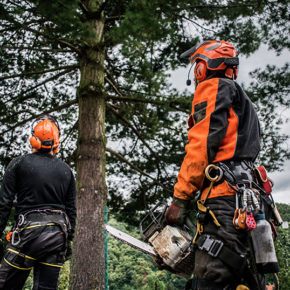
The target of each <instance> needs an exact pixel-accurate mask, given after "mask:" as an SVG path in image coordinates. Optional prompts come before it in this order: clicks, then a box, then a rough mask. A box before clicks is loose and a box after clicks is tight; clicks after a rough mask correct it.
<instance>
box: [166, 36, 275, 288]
mask: <svg viewBox="0 0 290 290" xmlns="http://www.w3.org/2000/svg"><path fill="white" fill-rule="evenodd" d="M237 55H238V53H237V51H236V49H235V48H234V46H233V45H232V44H231V43H229V42H226V41H223V40H221V41H217V40H209V41H205V42H203V43H201V44H198V45H196V46H195V47H193V48H191V49H190V50H188V51H186V52H185V53H183V54H182V57H183V58H188V59H189V60H190V62H191V63H192V64H195V69H194V76H195V81H196V84H197V86H196V91H195V93H194V97H193V101H192V112H191V115H190V117H189V120H188V126H189V129H188V144H187V145H186V147H185V151H186V155H185V157H184V160H183V162H182V165H181V169H180V171H179V174H178V178H177V183H176V184H175V187H174V196H173V202H172V204H171V205H170V207H169V209H168V210H167V213H166V219H167V222H168V223H169V224H173V225H182V224H183V223H184V220H185V217H186V215H187V213H188V207H189V205H190V200H192V199H195V201H196V204H197V208H198V216H197V233H196V236H195V239H194V244H195V246H196V254H195V270H194V275H195V278H196V279H194V283H195V284H194V286H192V287H193V288H192V289H201V290H202V289H207V290H208V289H212V290H218V289H249V288H250V289H265V287H264V284H263V283H264V282H263V277H262V275H261V276H260V275H259V273H257V271H255V270H254V269H253V268H251V266H250V267H249V263H250V259H248V257H249V251H250V249H249V231H250V230H251V229H252V228H254V226H255V220H254V218H253V215H252V213H250V211H246V207H251V209H253V211H255V212H258V210H259V208H258V207H259V202H257V200H256V196H255V194H254V191H253V190H252V188H251V184H252V182H253V169H254V167H253V162H254V161H255V159H256V157H257V155H258V153H259V151H260V126H259V121H258V117H257V113H256V112H255V109H254V107H253V104H252V102H251V100H250V99H249V98H248V96H247V95H246V94H245V92H244V91H243V89H242V88H241V87H240V86H239V85H238V84H237V83H236V82H235V79H236V78H237V74H238V65H239V59H238V56H237ZM239 190H243V192H246V191H247V192H248V194H249V199H248V201H249V200H251V202H249V204H243V205H241V203H242V202H243V201H244V202H245V198H244V199H243V200H241V199H242V198H241V196H239V195H238V194H237V191H239ZM260 202H261V201H260ZM240 207H242V209H241V210H240V211H239V208H240ZM235 214H237V217H236V220H235V219H234V215H235ZM233 220H234V223H233ZM240 221H241V223H240ZM235 222H237V224H235ZM243 223H245V224H246V225H245V226H247V227H248V228H247V229H245V228H243ZM251 227H252V228H251ZM275 266H277V265H276V264H275V265H274V268H275ZM272 270H273V269H272ZM276 270H277V269H274V270H273V271H272V272H275V271H276ZM254 273H255V275H254ZM238 285H240V286H238ZM241 285H244V286H243V287H246V286H245V285H247V287H249V288H237V287H242V286H241Z"/></svg>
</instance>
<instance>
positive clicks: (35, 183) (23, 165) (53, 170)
mask: <svg viewBox="0 0 290 290" xmlns="http://www.w3.org/2000/svg"><path fill="white" fill-rule="evenodd" d="M75 197H76V187H75V179H74V176H73V173H72V171H71V169H70V167H69V166H68V165H67V164H66V163H65V162H63V161H61V160H60V159H58V158H56V157H55V156H53V155H50V154H48V153H40V152H37V153H31V154H27V155H23V156H20V157H17V158H15V159H13V160H12V161H11V162H10V163H9V165H8V167H7V169H6V172H5V174H4V177H3V183H2V187H1V190H0V233H2V232H3V230H4V229H5V226H6V224H7V221H8V218H9V214H10V211H11V208H12V206H13V201H16V203H15V219H17V216H18V215H19V214H23V213H26V212H28V211H31V210H35V209H61V210H64V211H65V212H66V214H67V215H68V218H69V221H70V223H71V227H72V230H71V232H70V233H69V236H70V238H72V237H73V232H74V228H75V220H76V207H75Z"/></svg>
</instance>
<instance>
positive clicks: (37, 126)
mask: <svg viewBox="0 0 290 290" xmlns="http://www.w3.org/2000/svg"><path fill="white" fill-rule="evenodd" d="M59 138H60V129H59V125H58V122H57V120H56V119H55V118H53V117H51V116H48V115H47V116H42V117H40V118H37V119H36V120H35V121H33V123H32V125H31V137H30V138H29V142H30V145H31V147H32V148H34V149H36V150H41V149H42V150H44V151H51V150H53V153H54V154H56V153H58V152H59V146H60V141H59Z"/></svg>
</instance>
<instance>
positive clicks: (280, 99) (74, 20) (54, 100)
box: [0, 0, 289, 289]
mask: <svg viewBox="0 0 290 290" xmlns="http://www.w3.org/2000/svg"><path fill="white" fill-rule="evenodd" d="M287 7H288V6H287V1H286V0H283V1H279V3H276V2H275V3H274V2H269V1H252V2H249V1H224V2H223V4H216V1H187V0H181V1H174V0H169V1H168V0H166V1H165V0H152V1H146V0H137V1H136V0H135V1H130V0H118V1H115V0H114V1H110V0H107V1H103V0H81V1H77V0H59V1H48V0H42V1H37V0H21V1H16V0H3V1H2V4H1V5H0V19H1V20H0V23H1V28H0V29H1V36H0V39H1V57H0V65H1V68H2V73H1V76H0V80H1V99H0V113H1V114H0V115H1V117H0V120H1V121H0V122H1V134H0V145H1V149H0V160H1V165H2V168H3V167H4V166H5V165H6V164H7V163H8V162H9V160H11V158H12V157H14V156H15V155H18V154H21V153H22V152H23V151H25V150H27V147H26V148H24V146H23V140H26V137H27V134H28V132H27V130H26V129H28V128H29V122H30V121H31V120H32V119H34V118H35V117H36V116H38V115H40V114H43V113H53V114H54V115H55V116H57V117H58V118H59V120H60V122H61V124H62V125H63V128H64V129H63V134H62V135H63V137H62V146H63V149H62V152H61V154H62V157H63V158H65V159H66V160H67V162H69V163H71V165H75V166H76V169H77V178H78V224H77V231H76V239H75V243H74V252H75V255H74V259H73V270H72V288H73V289H92V288H94V289H95V288H96V287H97V288H98V289H102V288H104V283H105V282H104V281H105V279H104V277H105V275H104V271H105V270H104V269H105V267H104V263H105V258H104V243H103V230H102V224H103V216H104V206H105V204H106V199H107V189H106V182H105V166H107V167H106V169H107V172H108V178H107V181H108V185H109V205H110V209H111V212H114V214H115V215H116V216H117V217H119V218H122V219H123V220H126V221H128V222H131V223H134V222H135V223H137V222H138V219H139V213H140V212H142V211H144V209H145V208H146V207H148V206H150V205H152V204H154V203H156V201H157V200H160V199H161V198H162V197H165V198H167V197H169V196H170V195H171V191H172V186H173V184H174V180H175V178H176V171H177V169H178V167H179V165H180V163H181V161H182V157H183V154H184V142H185V139H186V125H185V120H186V118H187V114H188V112H189V110H190V109H189V108H190V102H191V98H192V97H191V96H190V94H191V93H190V94H189V93H188V92H182V93H180V92H177V91H176V90H174V89H173V88H172V86H171V84H170V83H168V76H169V73H170V71H171V70H173V69H175V68H177V67H178V66H180V65H181V64H180V62H179V59H178V56H179V54H180V53H181V52H182V51H184V50H185V49H187V48H189V47H190V46H192V45H194V44H195V43H196V42H197V41H198V39H200V38H202V37H203V38H207V37H214V38H216V37H220V38H225V39H228V40H231V41H232V42H234V43H235V45H236V46H237V47H238V48H239V49H240V51H241V53H244V54H246V55H249V54H250V53H253V52H254V51H256V50H257V49H258V47H259V45H260V44H261V43H264V44H265V45H267V46H268V47H269V48H270V49H273V50H274V51H276V52H277V53H278V54H279V53H281V51H282V50H283V49H284V48H285V49H289V39H288V38H287V34H286V33H285V32H283V31H286V30H287V29H288V28H289V27H288V25H289V24H288V23H287V19H288V18H289V12H288V10H287V9H288V8H287ZM281 71H282V72H283V74H281ZM287 73H288V75H289V66H288V65H285V67H283V68H278V67H269V68H267V69H266V70H265V71H264V72H263V71H257V72H256V73H254V74H253V77H254V81H253V84H252V86H251V87H249V88H248V92H249V93H250V95H251V96H252V98H253V99H254V100H255V102H256V104H257V106H258V108H260V115H261V118H262V119H263V120H264V124H265V126H264V127H265V130H264V140H265V141H264V146H263V155H262V157H261V159H262V160H264V161H265V162H266V163H267V164H268V165H270V166H271V167H272V169H276V168H277V167H278V166H281V165H282V164H283V161H284V160H285V158H287V157H289V152H288V151H287V150H285V148H284V147H283V146H284V145H283V142H281V141H285V140H286V138H287V136H283V135H281V134H280V132H279V128H280V127H281V120H280V119H279V117H278V118H277V111H278V110H279V109H280V108H281V106H284V107H287V106H289V96H288V94H287V93H288V92H287V90H288V89H287V87H289V77H288V78H287ZM273 100H275V102H273ZM268 108H271V110H270V109H269V110H268ZM265 109H266V111H265ZM266 112H268V113H270V114H271V115H270V116H271V121H269V118H268V116H269V114H266ZM105 115H106V118H105ZM105 131H106V134H105ZM106 140H107V142H106ZM274 146H275V147H276V148H275V151H274V150H273V147H274ZM105 150H106V151H107V163H105ZM106 164H107V165H106Z"/></svg>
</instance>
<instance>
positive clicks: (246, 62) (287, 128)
mask: <svg viewBox="0 0 290 290" xmlns="http://www.w3.org/2000/svg"><path fill="white" fill-rule="evenodd" d="M289 59H290V53H289V51H285V52H284V53H282V54H281V55H280V56H276V55H275V53H273V52H272V51H267V48H266V46H261V47H260V49H259V50H258V51H257V52H256V53H254V54H253V55H251V56H250V57H248V58H246V57H243V56H241V57H240V66H239V76H238V79H237V82H238V83H245V84H247V83H249V82H250V77H249V72H250V71H252V70H254V69H255V68H258V67H260V68H263V67H265V66H266V65H267V64H276V65H278V66H282V65H283V64H284V63H285V62H286V61H287V60H289ZM188 69H189V66H188V67H187V68H180V69H178V70H176V71H174V72H173V73H172V75H171V79H172V84H173V87H175V88H177V89H178V90H181V91H184V90H185V89H186V88H187V89H188V90H190V91H192V92H193V91H194V88H193V86H191V87H187V86H186V84H185V83H186V79H187V73H188ZM192 75H193V74H192V72H191V76H192ZM283 115H284V118H285V120H286V118H289V117H290V110H288V111H286V112H284V113H283ZM283 132H285V133H287V134H289V132H290V123H287V124H285V125H284V127H283ZM288 148H290V142H288ZM289 171H290V161H287V162H285V165H284V168H283V171H282V172H272V173H271V174H270V177H271V179H273V181H274V190H273V197H274V200H275V201H276V202H283V203H288V204H290V176H289Z"/></svg>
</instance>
